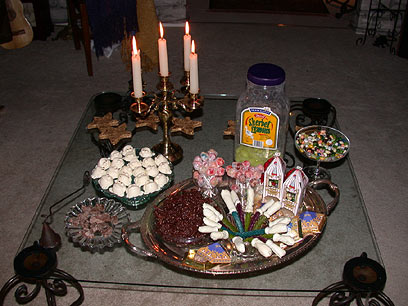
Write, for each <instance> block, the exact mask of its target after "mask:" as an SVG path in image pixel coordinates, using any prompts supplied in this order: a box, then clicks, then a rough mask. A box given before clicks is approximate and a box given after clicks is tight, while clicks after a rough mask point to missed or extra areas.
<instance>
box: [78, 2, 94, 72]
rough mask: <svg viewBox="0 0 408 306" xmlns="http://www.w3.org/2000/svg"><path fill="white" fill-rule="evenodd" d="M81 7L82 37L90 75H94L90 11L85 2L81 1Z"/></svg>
mask: <svg viewBox="0 0 408 306" xmlns="http://www.w3.org/2000/svg"><path fill="white" fill-rule="evenodd" d="M79 7H80V12H81V27H82V38H83V40H84V49H85V58H86V67H87V70H88V75H89V76H93V70H92V55H91V34H90V31H89V22H88V13H87V10H86V4H85V2H83V1H81V2H80V4H79Z"/></svg>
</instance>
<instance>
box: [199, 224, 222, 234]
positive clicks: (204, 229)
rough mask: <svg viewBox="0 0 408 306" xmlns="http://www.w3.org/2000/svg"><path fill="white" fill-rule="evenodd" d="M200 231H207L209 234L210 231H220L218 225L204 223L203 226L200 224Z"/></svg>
mask: <svg viewBox="0 0 408 306" xmlns="http://www.w3.org/2000/svg"><path fill="white" fill-rule="evenodd" d="M198 231H199V232H200V233H206V234H208V233H212V232H218V227H213V226H208V225H203V226H200V227H199V228H198Z"/></svg>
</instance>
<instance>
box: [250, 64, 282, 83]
mask: <svg viewBox="0 0 408 306" xmlns="http://www.w3.org/2000/svg"><path fill="white" fill-rule="evenodd" d="M247 78H248V80H249V81H251V82H252V83H254V84H257V85H263V86H274V85H279V84H282V83H283V82H284V81H285V71H284V70H283V69H282V68H281V67H279V66H276V65H274V64H268V63H259V64H255V65H252V66H251V67H249V69H248V74H247Z"/></svg>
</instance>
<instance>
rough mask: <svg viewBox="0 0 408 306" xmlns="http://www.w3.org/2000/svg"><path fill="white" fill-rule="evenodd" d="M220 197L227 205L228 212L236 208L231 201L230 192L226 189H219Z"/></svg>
mask: <svg viewBox="0 0 408 306" xmlns="http://www.w3.org/2000/svg"><path fill="white" fill-rule="evenodd" d="M221 197H222V199H223V200H224V202H225V204H226V205H227V207H228V210H229V212H230V213H232V212H233V211H237V210H236V209H235V205H234V202H232V198H231V192H229V191H228V190H226V189H223V190H222V191H221Z"/></svg>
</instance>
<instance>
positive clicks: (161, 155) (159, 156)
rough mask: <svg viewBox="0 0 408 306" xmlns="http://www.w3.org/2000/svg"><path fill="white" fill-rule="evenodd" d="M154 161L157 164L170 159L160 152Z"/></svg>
mask: <svg viewBox="0 0 408 306" xmlns="http://www.w3.org/2000/svg"><path fill="white" fill-rule="evenodd" d="M154 162H155V163H156V165H157V166H158V165H160V164H161V163H167V162H168V160H167V158H166V157H164V155H163V154H159V155H157V156H156V157H155V158H154Z"/></svg>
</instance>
